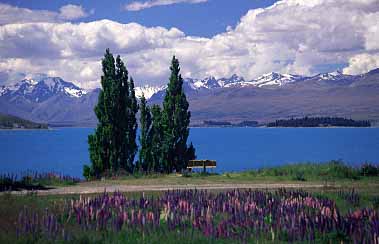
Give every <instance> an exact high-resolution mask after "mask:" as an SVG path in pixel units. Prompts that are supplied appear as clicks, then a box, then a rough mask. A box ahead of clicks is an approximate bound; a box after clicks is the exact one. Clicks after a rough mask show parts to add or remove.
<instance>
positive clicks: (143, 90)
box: [134, 85, 166, 100]
mask: <svg viewBox="0 0 379 244" xmlns="http://www.w3.org/2000/svg"><path fill="white" fill-rule="evenodd" d="M165 89H166V86H150V85H145V86H138V87H135V88H134V91H135V93H136V97H138V98H141V97H142V94H143V95H144V96H145V98H146V100H149V99H150V98H151V97H152V96H153V95H154V94H155V93H157V92H159V91H162V90H165Z"/></svg>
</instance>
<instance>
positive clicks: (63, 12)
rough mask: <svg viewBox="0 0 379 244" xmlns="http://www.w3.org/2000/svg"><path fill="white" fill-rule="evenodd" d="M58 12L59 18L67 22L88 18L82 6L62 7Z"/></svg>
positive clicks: (70, 5)
mask: <svg viewBox="0 0 379 244" xmlns="http://www.w3.org/2000/svg"><path fill="white" fill-rule="evenodd" d="M59 12H60V13H59V17H60V18H62V19H67V20H73V19H79V18H83V17H87V16H88V14H87V13H86V12H85V10H84V9H83V7H82V6H80V5H74V4H67V5H65V6H62V7H61V8H60V9H59Z"/></svg>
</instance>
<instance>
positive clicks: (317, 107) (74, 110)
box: [0, 69, 379, 126]
mask: <svg viewBox="0 0 379 244" xmlns="http://www.w3.org/2000/svg"><path fill="white" fill-rule="evenodd" d="M165 88H166V87H165V86H156V87H155V86H149V85H146V86H143V87H138V86H137V87H136V94H137V95H138V96H141V95H142V93H144V94H145V97H147V98H148V101H149V103H150V104H161V103H162V100H163V97H164V94H165ZM183 89H184V90H185V92H186V95H187V97H188V100H189V102H190V109H191V112H192V120H191V121H193V123H198V122H200V121H201V122H202V120H229V121H243V120H256V121H270V120H275V119H281V118H287V117H296V116H304V115H314V116H323V115H325V116H337V115H338V116H345V117H352V118H355V119H370V120H379V111H378V109H376V107H375V106H374V105H375V104H379V69H375V70H372V71H370V72H368V73H365V74H360V75H344V74H342V73H341V72H332V73H326V74H318V75H315V76H310V77H309V76H299V75H287V74H279V73H275V72H271V73H268V74H265V75H263V76H261V77H258V78H257V79H255V80H252V81H246V80H245V79H244V78H243V77H241V76H238V75H232V76H231V77H229V78H219V79H216V78H215V77H213V76H209V77H206V78H204V79H193V78H185V79H184V84H183ZM99 91H100V89H99V88H97V89H93V90H85V89H82V88H80V87H78V86H76V85H74V84H73V83H71V82H66V81H64V80H63V79H61V78H59V77H48V76H43V75H40V76H39V79H37V78H33V77H29V78H27V79H23V80H21V81H19V82H18V83H16V84H13V85H11V86H0V112H3V113H7V114H12V115H16V116H20V117H22V118H26V119H30V120H33V121H36V122H44V123H45V122H48V123H50V124H57V125H75V126H93V125H95V124H96V123H97V120H96V117H95V114H94V112H93V109H94V106H95V104H96V102H97V98H98V93H99ZM377 94H378V95H377Z"/></svg>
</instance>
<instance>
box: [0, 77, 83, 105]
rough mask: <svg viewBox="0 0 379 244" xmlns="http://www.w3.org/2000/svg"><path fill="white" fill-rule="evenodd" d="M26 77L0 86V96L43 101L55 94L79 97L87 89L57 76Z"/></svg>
mask: <svg viewBox="0 0 379 244" xmlns="http://www.w3.org/2000/svg"><path fill="white" fill-rule="evenodd" d="M37 77H38V78H39V79H36V77H31V78H26V79H23V80H21V81H19V82H17V83H16V84H14V85H9V86H0V96H8V97H16V96H21V97H24V98H26V99H27V100H29V101H33V102H43V101H45V100H46V99H48V98H50V97H52V96H55V95H65V96H69V97H81V96H83V95H85V94H87V91H85V90H84V89H81V88H79V87H78V86H76V85H74V84H73V83H71V82H66V81H64V80H62V79H61V78H59V77H47V76H37Z"/></svg>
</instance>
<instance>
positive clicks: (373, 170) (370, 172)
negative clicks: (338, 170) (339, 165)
mask: <svg viewBox="0 0 379 244" xmlns="http://www.w3.org/2000/svg"><path fill="white" fill-rule="evenodd" d="M360 173H361V175H362V176H378V175H379V167H377V166H375V165H373V164H370V163H365V164H363V165H362V166H361V172H360Z"/></svg>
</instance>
